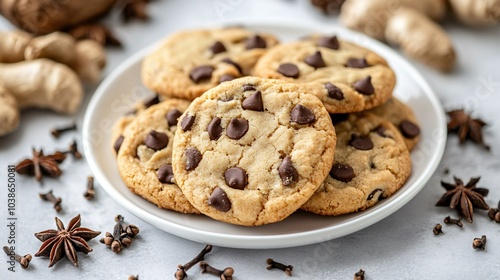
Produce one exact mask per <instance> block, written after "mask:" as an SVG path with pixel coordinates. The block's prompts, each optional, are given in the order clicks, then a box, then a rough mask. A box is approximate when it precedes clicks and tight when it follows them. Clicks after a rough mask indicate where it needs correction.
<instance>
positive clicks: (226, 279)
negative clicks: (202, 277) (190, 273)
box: [200, 261, 234, 280]
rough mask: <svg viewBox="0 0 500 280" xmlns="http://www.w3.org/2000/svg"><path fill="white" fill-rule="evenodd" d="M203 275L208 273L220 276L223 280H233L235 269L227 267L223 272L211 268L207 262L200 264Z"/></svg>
mask: <svg viewBox="0 0 500 280" xmlns="http://www.w3.org/2000/svg"><path fill="white" fill-rule="evenodd" d="M200 267H201V273H208V274H212V275H215V276H219V277H220V279H221V280H232V279H233V274H234V269H233V268H232V267H226V268H224V269H223V270H219V269H217V268H214V267H212V266H210V265H209V264H208V263H207V262H206V261H201V262H200Z"/></svg>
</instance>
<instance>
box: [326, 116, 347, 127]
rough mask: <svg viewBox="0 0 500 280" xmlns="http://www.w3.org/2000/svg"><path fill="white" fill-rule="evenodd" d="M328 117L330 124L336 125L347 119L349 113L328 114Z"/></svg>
mask: <svg viewBox="0 0 500 280" xmlns="http://www.w3.org/2000/svg"><path fill="white" fill-rule="evenodd" d="M330 118H331V119H332V124H333V125H337V124H339V123H341V122H343V121H347V119H348V118H349V114H330Z"/></svg>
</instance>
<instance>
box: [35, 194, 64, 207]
mask: <svg viewBox="0 0 500 280" xmlns="http://www.w3.org/2000/svg"><path fill="white" fill-rule="evenodd" d="M39 195H40V198H41V199H43V200H45V201H50V202H52V204H54V209H55V210H56V212H61V210H62V207H61V202H62V199H61V198H60V197H55V196H54V194H53V193H52V190H50V191H49V192H48V193H40V194H39Z"/></svg>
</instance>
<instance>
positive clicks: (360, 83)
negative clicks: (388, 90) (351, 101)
mask: <svg viewBox="0 0 500 280" xmlns="http://www.w3.org/2000/svg"><path fill="white" fill-rule="evenodd" d="M352 86H353V87H354V89H355V90H357V91H358V92H359V93H361V94H364V95H372V94H373V93H374V92H375V89H374V88H373V85H372V77H371V76H368V77H365V78H363V79H361V80H357V81H356V82H354V83H353V84H352Z"/></svg>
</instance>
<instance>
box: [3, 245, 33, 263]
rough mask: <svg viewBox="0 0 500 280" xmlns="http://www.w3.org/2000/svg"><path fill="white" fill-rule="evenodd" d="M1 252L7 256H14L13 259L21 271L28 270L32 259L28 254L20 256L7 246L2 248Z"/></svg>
mask: <svg viewBox="0 0 500 280" xmlns="http://www.w3.org/2000/svg"><path fill="white" fill-rule="evenodd" d="M3 251H4V252H5V254H7V256H10V257H12V256H14V259H15V260H16V261H17V262H18V263H19V264H20V265H21V267H22V268H23V269H26V268H28V266H29V265H30V261H31V259H32V257H31V255H30V254H27V255H24V256H20V255H18V254H16V252H14V251H13V250H11V249H10V248H9V247H7V246H3Z"/></svg>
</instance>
